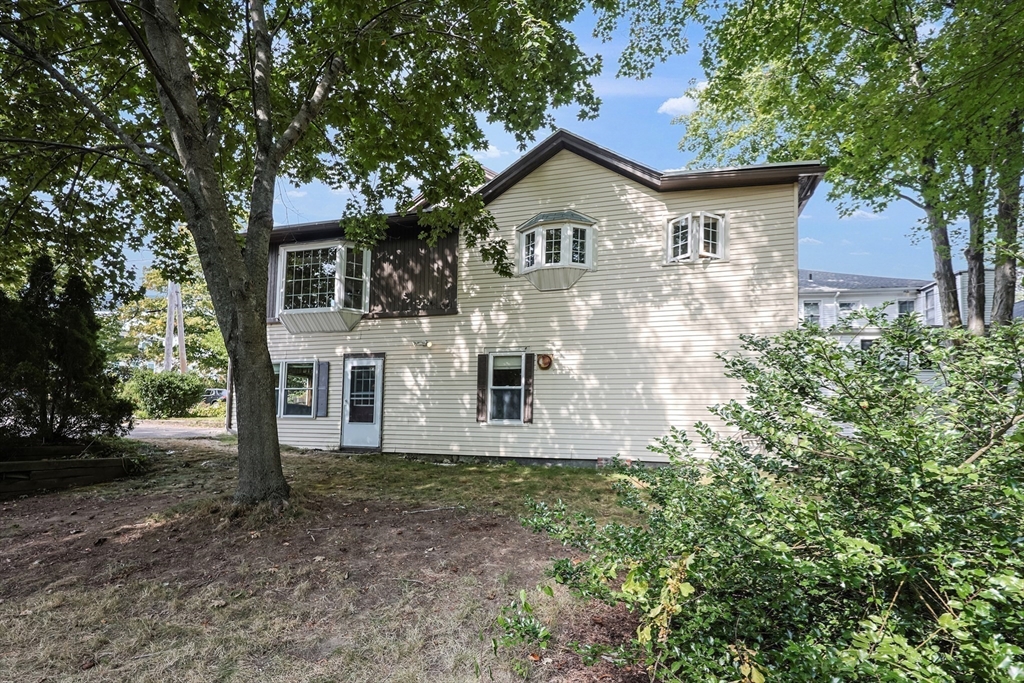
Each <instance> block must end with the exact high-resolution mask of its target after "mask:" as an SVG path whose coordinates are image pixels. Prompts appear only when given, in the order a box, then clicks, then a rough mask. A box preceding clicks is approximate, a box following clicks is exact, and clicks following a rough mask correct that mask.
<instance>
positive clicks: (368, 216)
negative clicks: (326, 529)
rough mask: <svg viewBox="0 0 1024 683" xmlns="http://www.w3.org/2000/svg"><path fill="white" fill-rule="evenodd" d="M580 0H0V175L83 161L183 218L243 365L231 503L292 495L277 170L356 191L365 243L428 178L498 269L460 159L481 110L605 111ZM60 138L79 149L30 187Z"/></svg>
mask: <svg viewBox="0 0 1024 683" xmlns="http://www.w3.org/2000/svg"><path fill="white" fill-rule="evenodd" d="M581 9H582V4H581V3H580V2H578V0H553V1H552V0H524V1H523V2H515V3H509V2H502V1H498V0H485V1H484V2H475V1H472V2H471V1H469V0H363V1H361V2H356V3H336V2H325V1H323V0H300V1H298V2H270V3H266V2H265V1H264V0H246V1H243V2H224V1H222V0H207V1H203V2H197V1H195V0H141V1H140V2H138V3H133V4H126V3H123V2H121V0H107V2H99V3H86V4H78V5H67V4H62V3H57V2H52V1H50V0H18V1H17V2H12V0H0V47H2V50H0V83H2V86H0V88H2V89H0V92H2V93H3V99H4V100H5V101H6V102H11V103H13V104H12V106H11V111H10V112H7V113H6V114H5V116H4V118H3V119H0V121H2V131H0V157H2V158H4V159H5V164H4V165H0V169H2V170H0V187H5V188H6V190H5V191H9V192H11V193H12V195H13V196H18V197H24V196H26V195H28V196H30V197H31V199H30V200H28V203H31V202H35V203H38V204H39V205H40V206H43V205H45V204H46V203H47V202H53V201H55V198H60V197H64V196H70V195H69V194H68V192H67V190H66V188H68V187H69V184H70V182H71V180H69V179H74V178H75V177H76V171H74V170H73V168H77V165H78V164H79V159H80V158H81V159H83V160H84V161H82V162H81V166H82V168H83V169H84V170H83V172H82V173H83V175H84V176H88V177H90V178H92V179H93V180H94V181H95V182H96V183H97V187H102V188H109V189H110V191H109V192H108V193H107V194H105V195H104V199H103V201H104V202H106V203H107V204H108V205H109V206H110V207H112V208H113V207H116V208H117V209H118V210H121V211H124V212H127V213H130V214H132V215H134V216H136V219H137V221H138V222H139V223H140V224H141V225H143V226H144V228H145V229H146V230H147V231H153V232H154V234H155V235H156V236H158V237H160V236H163V238H166V236H167V235H168V233H169V231H170V229H171V226H173V225H176V224H178V223H184V224H185V225H186V226H187V227H188V230H189V232H190V233H191V235H192V237H193V238H194V240H195V244H196V248H197V251H198V254H199V259H200V262H201V264H202V268H203V273H204V276H205V278H206V281H207V285H208V287H209V290H210V294H211V296H212V299H213V303H214V307H215V309H216V314H217V321H218V325H219V327H220V329H221V332H222V334H223V337H224V341H225V344H226V346H227V350H228V354H229V356H230V357H231V359H232V361H233V362H234V366H235V367H236V368H237V373H236V389H237V404H236V405H237V411H238V425H239V488H238V490H237V492H236V499H237V500H238V501H240V502H256V501H260V500H267V499H276V498H281V497H284V496H286V495H287V493H288V486H287V483H286V482H285V480H284V477H283V474H282V473H281V467H280V454H279V449H278V445H277V432H276V419H275V413H274V406H273V392H272V387H273V381H274V379H273V372H272V369H271V365H270V356H269V352H268V350H267V344H266V329H265V304H266V287H267V253H268V245H269V239H270V231H271V229H272V227H273V199H274V188H275V184H276V182H277V180H278V178H279V177H280V178H284V179H285V180H287V181H292V182H308V181H311V180H313V179H319V180H322V181H324V182H326V183H327V184H328V185H330V186H332V187H335V188H345V189H347V190H349V191H351V192H352V194H353V199H352V200H351V201H350V202H349V204H348V207H347V210H346V217H347V218H348V219H349V220H348V222H347V231H348V234H349V236H350V237H351V238H353V239H356V240H358V241H360V242H363V243H368V242H372V241H373V240H374V239H376V238H378V237H379V236H380V235H381V234H382V231H383V229H384V219H383V216H382V213H383V211H382V209H383V208H384V207H385V206H386V203H387V202H388V201H389V200H394V201H396V202H397V206H403V205H404V204H405V203H406V202H407V201H408V200H409V199H410V198H411V196H410V195H411V191H410V190H409V188H408V187H407V183H408V182H409V181H410V179H415V180H418V181H419V183H420V191H421V192H422V193H423V195H424V197H425V199H426V201H427V202H429V203H430V204H432V205H433V207H434V210H432V211H430V212H429V213H425V214H424V215H423V216H422V224H423V225H424V226H425V228H426V230H427V232H428V233H429V236H430V237H431V238H436V237H437V236H439V235H442V234H445V233H446V232H448V231H450V230H452V229H454V228H455V227H458V229H459V230H461V231H462V232H463V234H464V235H465V237H466V241H467V243H468V244H469V246H471V247H474V246H478V247H480V249H481V251H482V253H483V256H484V258H485V259H488V260H489V261H491V262H493V263H494V264H495V267H496V269H497V270H498V271H499V272H505V273H507V272H508V264H507V262H506V260H505V256H504V254H505V245H504V244H502V243H500V242H493V241H492V240H491V228H492V223H493V221H492V220H491V219H490V218H489V215H488V214H486V213H485V212H484V211H483V206H482V202H481V200H480V198H479V197H477V196H475V195H473V194H472V189H473V188H474V187H476V186H478V185H479V184H481V183H482V180H483V172H482V169H481V167H480V166H479V164H476V163H474V162H472V161H471V160H465V163H462V164H459V163H458V162H459V161H460V160H461V159H464V155H465V154H466V153H467V152H469V151H471V150H475V149H483V148H485V147H486V141H485V138H484V134H483V132H482V130H481V124H482V123H483V122H484V121H487V122H491V123H499V124H501V125H503V126H504V127H505V128H506V130H508V131H510V132H511V133H512V134H513V135H514V136H515V137H516V138H517V139H518V140H520V141H525V140H526V139H528V138H529V136H530V135H531V134H532V133H533V131H535V130H536V129H537V128H539V127H541V126H544V125H547V124H550V123H551V115H550V114H549V109H550V107H552V106H556V107H557V106H562V105H570V104H574V103H575V104H578V105H579V106H580V110H581V115H583V116H586V115H590V114H592V113H593V112H594V110H595V107H596V105H597V100H596V98H595V97H594V94H593V91H592V89H591V87H590V86H589V84H588V78H589V77H590V76H591V75H593V74H595V73H596V72H597V70H598V69H599V63H598V60H597V59H595V58H589V57H587V56H586V55H584V54H583V52H582V51H581V50H580V48H579V46H578V45H577V43H576V40H575V38H574V36H573V35H572V33H571V32H570V31H569V30H568V29H567V28H566V23H567V22H569V21H571V20H572V19H573V18H574V17H575V16H576V15H577V14H578V13H579V11H580V10H581ZM72 152H76V154H72ZM54 155H58V156H57V159H60V158H61V156H68V157H69V158H68V160H67V162H66V163H65V164H64V165H62V166H60V170H59V172H58V171H54V172H53V173H50V174H49V175H45V177H44V179H43V181H42V182H41V183H40V184H39V185H38V188H36V187H35V185H34V184H33V183H34V182H38V181H36V180H33V179H35V178H37V176H38V175H39V170H38V169H46V168H48V167H49V166H53V165H56V164H55V162H54V160H53V158H52V157H54ZM69 165H73V166H69ZM34 174H35V175H34ZM20 211H22V209H17V204H16V203H15V204H14V205H13V206H12V205H11V204H9V203H7V202H5V203H4V206H3V209H2V210H0V212H2V213H5V214H8V215H10V214H12V212H13V213H14V214H15V215H21V214H20V213H19V212H20ZM2 219H3V217H0V220H2ZM7 222H8V223H9V224H10V225H11V226H20V227H22V228H24V229H28V230H34V229H35V228H34V227H33V224H32V223H31V222H28V221H21V220H14V221H12V220H10V219H9V218H8V219H7ZM240 230H244V231H245V232H246V237H245V241H244V244H243V242H241V241H240V240H239V238H238V233H239V231H240Z"/></svg>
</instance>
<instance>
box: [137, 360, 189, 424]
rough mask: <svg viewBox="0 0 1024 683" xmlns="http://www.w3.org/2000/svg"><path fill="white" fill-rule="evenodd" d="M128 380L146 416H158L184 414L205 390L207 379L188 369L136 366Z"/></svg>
mask: <svg viewBox="0 0 1024 683" xmlns="http://www.w3.org/2000/svg"><path fill="white" fill-rule="evenodd" d="M130 384H131V388H130V389H129V391H131V392H132V393H133V394H134V395H136V396H138V397H139V405H140V407H141V408H142V410H143V411H144V412H145V414H146V416H147V417H152V418H157V419H163V418H167V417H187V416H188V414H189V411H190V410H191V409H192V408H193V407H194V406H195V405H196V404H197V403H199V401H201V400H202V399H203V392H204V391H205V390H206V380H204V379H203V378H202V377H200V376H199V375H197V374H195V373H191V372H190V373H186V374H181V373H178V372H153V371H151V370H136V371H135V373H134V374H133V375H132V379H131V381H130Z"/></svg>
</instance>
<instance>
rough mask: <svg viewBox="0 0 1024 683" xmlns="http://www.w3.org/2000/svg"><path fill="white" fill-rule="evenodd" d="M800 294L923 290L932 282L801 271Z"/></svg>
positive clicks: (824, 271) (822, 271) (823, 271)
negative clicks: (852, 290)
mask: <svg viewBox="0 0 1024 683" xmlns="http://www.w3.org/2000/svg"><path fill="white" fill-rule="evenodd" d="M799 278H800V282H799V286H798V289H799V291H800V293H801V294H802V293H805V292H835V291H836V290H843V289H854V290H856V289H903V290H910V289H914V290H917V289H921V288H922V287H925V286H927V285H929V284H931V280H915V279H911V278H903V277H877V276H875V275H854V274H852V273H830V272H828V271H826V270H805V269H803V268H801V269H800V270H799Z"/></svg>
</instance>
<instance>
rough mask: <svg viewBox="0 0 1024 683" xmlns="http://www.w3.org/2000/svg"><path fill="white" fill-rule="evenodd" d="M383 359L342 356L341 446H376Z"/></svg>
mask: <svg viewBox="0 0 1024 683" xmlns="http://www.w3.org/2000/svg"><path fill="white" fill-rule="evenodd" d="M383 384H384V359H383V358H346V359H345V404H344V408H343V411H342V420H341V445H342V447H345V448H380V425H381V419H380V418H381V387H382V385H383Z"/></svg>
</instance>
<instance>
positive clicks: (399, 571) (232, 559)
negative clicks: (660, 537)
mask: <svg viewBox="0 0 1024 683" xmlns="http://www.w3.org/2000/svg"><path fill="white" fill-rule="evenodd" d="M158 445H159V446H160V448H161V449H163V451H170V453H169V454H166V453H164V452H157V453H155V454H154V455H153V456H152V457H151V469H150V472H149V474H147V475H146V476H145V477H141V478H136V479H130V480H124V481H121V482H115V483H112V484H107V485H103V486H97V487H91V488H89V489H82V490H77V491H71V492H65V493H59V494H50V495H46V496H40V497H36V498H28V499H23V500H20V501H16V502H12V503H7V504H4V506H3V511H2V512H0V600H2V601H0V681H18V682H19V683H20V682H21V681H43V680H49V681H69V682H75V681H140V682H141V681H160V682H163V681H254V680H260V681H325V682H326V681H352V682H356V681H367V682H369V681H373V682H375V683H376V682H383V681H394V682H396V683H398V682H406V681H407V682H410V683H411V682H414V681H440V682H448V681H453V682H454V681H477V680H483V681H492V680H493V681H513V680H523V679H524V675H525V678H527V679H530V680H552V681H553V680H573V681H576V680H591V679H590V678H586V677H583V678H580V677H579V676H587V675H589V674H584V673H582V672H576V674H578V675H579V676H577V677H575V678H574V677H572V676H573V675H576V674H573V672H568V673H567V672H566V671H565V668H566V666H567V664H566V662H567V661H568V660H567V659H566V658H565V656H560V657H555V658H554V659H555V660H557V662H555V663H552V662H551V659H550V655H548V654H545V659H548V663H547V664H545V663H544V661H543V660H542V661H541V662H540V663H536V664H535V663H527V664H525V665H524V660H523V659H522V655H523V653H522V652H518V651H517V652H508V651H501V650H499V652H498V653H497V654H495V653H494V651H493V650H492V648H491V638H492V636H493V635H495V634H494V632H493V626H494V618H495V616H496V614H497V612H498V610H499V608H500V607H501V605H503V604H506V603H507V601H509V600H510V599H511V598H512V596H513V595H515V594H516V593H517V592H518V590H519V589H520V588H522V587H528V588H529V587H532V586H534V585H536V584H537V583H540V582H543V581H544V580H545V578H544V574H543V571H544V569H545V568H546V567H547V566H548V565H549V558H551V557H553V556H559V555H564V552H565V551H564V550H563V549H561V548H559V547H558V546H557V545H556V544H554V543H553V542H551V541H550V540H548V539H545V538H542V537H538V536H534V535H531V534H529V533H528V532H526V531H525V530H524V529H522V528H521V527H520V526H519V524H518V523H517V521H516V520H515V518H514V516H513V515H514V514H515V513H516V512H518V511H519V510H521V502H522V499H523V497H524V496H526V495H532V496H534V497H537V498H541V499H546V500H555V499H557V498H563V499H566V500H568V501H570V502H571V504H573V505H574V506H575V507H582V508H589V509H590V510H591V511H592V512H595V513H597V514H599V515H603V516H608V515H613V514H615V513H614V508H613V507H612V504H611V497H610V494H609V492H608V482H607V481H606V480H605V479H604V478H603V477H602V476H600V475H599V474H597V473H595V472H593V471H585V470H568V469H556V468H522V467H514V466H502V467H496V466H487V465H470V466H467V465H459V466H455V467H442V466H438V465H433V464H427V463H419V462H412V461H407V460H403V459H400V458H389V457H382V456H362V457H357V458H346V457H342V456H338V455H336V454H314V453H294V452H289V453H287V454H286V455H285V468H286V472H287V474H288V476H289V479H290V480H291V481H292V482H293V485H294V488H295V496H294V497H293V503H292V504H291V505H290V506H289V507H288V508H287V509H285V510H283V511H275V510H271V509H269V508H260V509H256V510H245V511H241V512H239V511H236V510H233V508H232V507H231V505H230V498H229V494H230V491H231V490H232V488H233V482H234V476H235V475H234V465H235V463H234V458H235V452H234V446H233V445H232V444H229V443H228V444H226V443H220V442H217V441H209V440H203V441H191V442H165V443H161V444H158ZM434 508H441V509H434ZM424 510H429V511H424ZM101 539H102V540H101ZM534 594H535V595H536V601H537V604H538V606H539V607H540V609H541V613H542V614H545V615H548V616H549V617H552V618H553V617H554V616H556V615H557V616H558V620H559V621H560V622H561V623H563V624H565V625H568V626H571V627H572V629H574V630H573V633H577V632H579V631H580V630H581V626H586V624H589V623H590V622H589V621H588V619H589V616H588V614H589V612H587V609H589V608H583V607H581V606H580V605H579V604H577V603H575V602H574V601H573V600H572V599H571V598H570V597H568V596H567V595H566V594H564V593H563V592H559V591H556V593H555V597H554V598H547V597H545V596H542V595H540V594H539V593H536V592H534ZM583 630H585V628H584V629H583ZM555 633H556V648H557V647H559V646H560V644H559V643H560V641H558V638H559V633H560V631H559V629H558V628H557V627H556V628H555ZM567 633H569V631H565V632H564V633H563V635H565V634H567ZM573 637H578V636H577V635H574V636H573ZM526 661H527V662H529V660H526ZM559 667H560V669H561V670H559ZM570 668H572V667H571V666H570ZM601 675H602V676H603V675H606V674H605V673H602V674H601ZM566 676H568V677H566ZM602 680H616V679H615V678H603V679H602ZM622 680H626V679H625V678H623V679H622ZM630 680H632V679H630Z"/></svg>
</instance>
